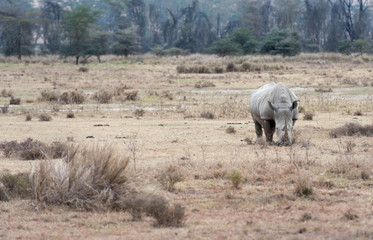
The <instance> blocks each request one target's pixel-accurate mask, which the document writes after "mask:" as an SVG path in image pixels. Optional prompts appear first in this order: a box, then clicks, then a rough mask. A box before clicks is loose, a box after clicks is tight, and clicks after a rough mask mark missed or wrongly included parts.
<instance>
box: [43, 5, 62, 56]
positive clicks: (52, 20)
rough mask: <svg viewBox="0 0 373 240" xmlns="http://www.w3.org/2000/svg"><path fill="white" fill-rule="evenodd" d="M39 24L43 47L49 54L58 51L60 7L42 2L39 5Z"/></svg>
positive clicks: (59, 41)
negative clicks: (40, 25) (40, 24)
mask: <svg viewBox="0 0 373 240" xmlns="http://www.w3.org/2000/svg"><path fill="white" fill-rule="evenodd" d="M41 4H42V5H41V6H42V7H41V23H42V35H43V40H44V45H45V46H46V47H47V49H48V50H49V51H50V52H51V53H57V52H58V51H59V50H60V43H61V33H60V32H61V28H60V23H61V20H62V13H63V11H62V7H61V6H60V5H59V4H58V3H57V2H53V1H51V0H43V2H42V3H41Z"/></svg>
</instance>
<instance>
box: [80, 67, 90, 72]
mask: <svg viewBox="0 0 373 240" xmlns="http://www.w3.org/2000/svg"><path fill="white" fill-rule="evenodd" d="M88 70H89V68H87V67H80V68H79V69H78V71H79V72H88Z"/></svg>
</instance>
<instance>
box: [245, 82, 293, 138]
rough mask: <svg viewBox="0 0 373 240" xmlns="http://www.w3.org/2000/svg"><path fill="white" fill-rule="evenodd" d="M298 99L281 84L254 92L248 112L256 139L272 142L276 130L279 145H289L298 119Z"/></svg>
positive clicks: (263, 87) (267, 85)
mask: <svg viewBox="0 0 373 240" xmlns="http://www.w3.org/2000/svg"><path fill="white" fill-rule="evenodd" d="M298 102H299V100H298V98H297V97H296V96H295V94H294V93H293V92H291V91H290V90H289V89H288V88H287V87H286V86H285V85H284V84H282V83H278V84H276V83H271V84H266V85H264V86H262V87H261V88H259V89H257V90H255V91H254V92H253V93H252V94H251V97H250V112H251V116H252V118H253V120H254V123H255V132H256V135H257V137H258V138H261V137H262V135H263V130H262V127H263V128H264V132H265V135H266V140H267V142H272V141H273V134H274V132H275V130H276V134H277V137H278V142H279V144H284V145H290V144H291V143H292V132H293V126H294V123H295V121H296V120H297V119H298V113H299V111H298Z"/></svg>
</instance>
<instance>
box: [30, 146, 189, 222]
mask: <svg viewBox="0 0 373 240" xmlns="http://www.w3.org/2000/svg"><path fill="white" fill-rule="evenodd" d="M129 161H130V160H129V157H127V156H126V155H125V154H123V153H121V152H118V151H117V150H116V149H115V148H114V147H113V146H102V145H101V146H100V145H94V146H74V147H72V148H71V149H69V151H68V154H67V156H66V158H64V159H62V160H59V161H48V160H45V161H42V162H40V164H39V166H38V167H37V168H35V169H33V171H32V173H31V177H30V178H31V181H32V184H31V185H32V190H33V194H34V196H35V199H36V200H37V202H39V203H42V204H45V205H61V204H62V205H66V206H68V207H70V208H72V209H82V210H86V211H93V210H95V211H128V212H129V213H131V214H132V216H133V218H134V219H141V216H142V215H143V214H146V215H149V216H151V217H153V218H155V219H156V224H155V225H159V226H180V225H181V224H182V223H183V221H184V218H185V213H184V211H185V210H184V208H183V207H181V205H179V204H170V203H169V201H168V200H166V198H164V197H162V196H160V195H154V194H150V193H146V192H144V190H143V189H142V188H143V185H142V184H140V181H139V178H138V176H137V175H135V174H134V172H132V171H131V170H130V169H129V168H128V165H129Z"/></svg>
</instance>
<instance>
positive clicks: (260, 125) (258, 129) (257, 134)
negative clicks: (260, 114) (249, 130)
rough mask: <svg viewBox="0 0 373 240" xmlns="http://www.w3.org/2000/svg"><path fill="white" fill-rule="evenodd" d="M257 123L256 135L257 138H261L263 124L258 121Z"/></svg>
mask: <svg viewBox="0 0 373 240" xmlns="http://www.w3.org/2000/svg"><path fill="white" fill-rule="evenodd" d="M254 122H255V133H256V137H257V138H261V137H262V136H263V129H262V124H260V123H259V122H257V121H254Z"/></svg>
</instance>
